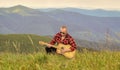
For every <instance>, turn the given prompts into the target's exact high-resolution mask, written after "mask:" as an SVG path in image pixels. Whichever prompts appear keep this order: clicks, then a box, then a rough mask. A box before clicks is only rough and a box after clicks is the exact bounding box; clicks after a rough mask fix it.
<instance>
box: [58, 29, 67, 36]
mask: <svg viewBox="0 0 120 70" xmlns="http://www.w3.org/2000/svg"><path fill="white" fill-rule="evenodd" d="M60 33H61V35H62V36H66V34H67V29H66V28H61V29H60Z"/></svg>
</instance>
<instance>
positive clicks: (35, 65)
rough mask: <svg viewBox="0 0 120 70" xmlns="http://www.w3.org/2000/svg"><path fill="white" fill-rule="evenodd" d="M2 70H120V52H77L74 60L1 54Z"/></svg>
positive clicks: (54, 56)
mask: <svg viewBox="0 0 120 70" xmlns="http://www.w3.org/2000/svg"><path fill="white" fill-rule="evenodd" d="M0 70H120V52H110V51H102V52H89V51H86V50H85V51H84V52H82V53H80V52H77V54H76V57H75V58H73V59H68V58H65V57H64V56H62V55H56V54H55V55H53V54H50V55H48V54H46V53H45V52H43V53H42V52H38V53H32V54H17V53H16V54H13V53H1V54H0Z"/></svg>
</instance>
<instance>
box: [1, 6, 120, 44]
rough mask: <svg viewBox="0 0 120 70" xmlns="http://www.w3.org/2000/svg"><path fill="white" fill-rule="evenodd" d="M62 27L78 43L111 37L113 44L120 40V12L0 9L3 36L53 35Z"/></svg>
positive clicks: (19, 7) (65, 9)
mask: <svg viewBox="0 0 120 70" xmlns="http://www.w3.org/2000/svg"><path fill="white" fill-rule="evenodd" d="M62 25H66V26H67V27H68V30H69V33H70V34H71V35H72V36H73V37H75V38H77V39H84V40H90V41H98V40H99V41H100V40H102V41H103V40H105V38H106V36H107V35H106V34H109V38H110V37H112V38H111V40H114V41H116V42H119V40H120V11H106V10H99V9H97V10H86V9H78V8H45V9H33V8H29V7H25V6H22V5H17V6H14V7H9V8H0V34H37V35H54V34H55V33H57V32H58V31H59V27H60V26H62ZM119 43H120V42H119Z"/></svg>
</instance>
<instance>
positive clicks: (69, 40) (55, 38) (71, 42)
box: [50, 32, 76, 51]
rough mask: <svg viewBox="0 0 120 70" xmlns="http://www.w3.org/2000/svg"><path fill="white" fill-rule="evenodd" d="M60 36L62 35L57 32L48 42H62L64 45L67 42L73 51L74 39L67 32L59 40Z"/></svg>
mask: <svg viewBox="0 0 120 70" xmlns="http://www.w3.org/2000/svg"><path fill="white" fill-rule="evenodd" d="M61 38H62V35H61V33H60V32H59V33H57V34H56V35H55V36H54V38H53V39H52V41H51V42H50V44H52V45H54V44H55V43H62V44H65V45H67V44H69V45H71V47H70V49H71V51H74V50H75V49H76V44H75V41H74V39H73V38H72V37H71V36H70V35H69V34H67V35H66V37H65V38H64V39H63V40H61Z"/></svg>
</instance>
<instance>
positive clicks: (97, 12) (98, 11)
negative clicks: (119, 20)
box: [63, 8, 120, 17]
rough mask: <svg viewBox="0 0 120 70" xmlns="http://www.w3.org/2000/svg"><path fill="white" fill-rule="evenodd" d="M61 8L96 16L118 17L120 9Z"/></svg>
mask: <svg viewBox="0 0 120 70" xmlns="http://www.w3.org/2000/svg"><path fill="white" fill-rule="evenodd" d="M63 10H65V11H72V12H77V13H81V14H85V15H90V16H96V17H120V11H115V10H103V9H95V10H87V9H78V8H63Z"/></svg>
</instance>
